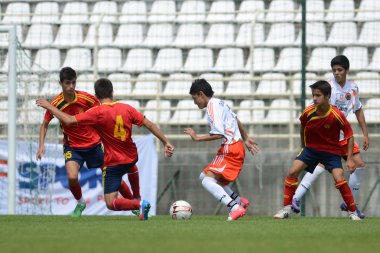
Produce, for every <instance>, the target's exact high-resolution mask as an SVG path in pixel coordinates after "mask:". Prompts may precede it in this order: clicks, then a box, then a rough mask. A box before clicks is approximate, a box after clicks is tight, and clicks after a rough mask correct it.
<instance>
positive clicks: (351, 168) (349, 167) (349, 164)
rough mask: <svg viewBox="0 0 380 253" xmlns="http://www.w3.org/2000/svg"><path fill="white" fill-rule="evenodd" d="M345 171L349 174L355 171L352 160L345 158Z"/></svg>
mask: <svg viewBox="0 0 380 253" xmlns="http://www.w3.org/2000/svg"><path fill="white" fill-rule="evenodd" d="M346 169H347V171H350V172H353V171H354V170H355V169H356V167H355V162H354V159H352V158H347V161H346Z"/></svg>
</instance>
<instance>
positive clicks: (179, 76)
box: [163, 73, 193, 96]
mask: <svg viewBox="0 0 380 253" xmlns="http://www.w3.org/2000/svg"><path fill="white" fill-rule="evenodd" d="M192 81H193V77H192V75H191V74H185V73H173V74H170V76H169V78H168V81H167V82H166V86H165V89H164V92H163V94H164V95H177V96H189V91H190V87H191V82H192Z"/></svg>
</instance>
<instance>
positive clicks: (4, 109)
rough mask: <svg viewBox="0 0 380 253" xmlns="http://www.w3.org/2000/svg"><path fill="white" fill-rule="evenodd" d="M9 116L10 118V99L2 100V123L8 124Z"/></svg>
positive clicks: (0, 110)
mask: <svg viewBox="0 0 380 253" xmlns="http://www.w3.org/2000/svg"><path fill="white" fill-rule="evenodd" d="M8 122H9V118H8V101H7V100H1V101H0V124H1V125H3V124H8Z"/></svg>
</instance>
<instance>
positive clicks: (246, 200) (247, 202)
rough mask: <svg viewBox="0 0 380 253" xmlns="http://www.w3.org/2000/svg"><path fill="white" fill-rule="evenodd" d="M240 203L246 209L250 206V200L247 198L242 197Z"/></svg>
mask: <svg viewBox="0 0 380 253" xmlns="http://www.w3.org/2000/svg"><path fill="white" fill-rule="evenodd" d="M240 205H241V206H242V207H244V209H247V208H248V206H249V201H248V199H246V198H243V197H240Z"/></svg>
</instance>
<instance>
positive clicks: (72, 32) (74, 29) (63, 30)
mask: <svg viewBox="0 0 380 253" xmlns="http://www.w3.org/2000/svg"><path fill="white" fill-rule="evenodd" d="M82 44H83V29H82V25H78V24H63V25H61V26H60V27H59V30H58V33H57V36H56V37H55V40H54V43H53V45H54V46H55V47H64V48H68V47H76V46H79V45H82Z"/></svg>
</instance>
